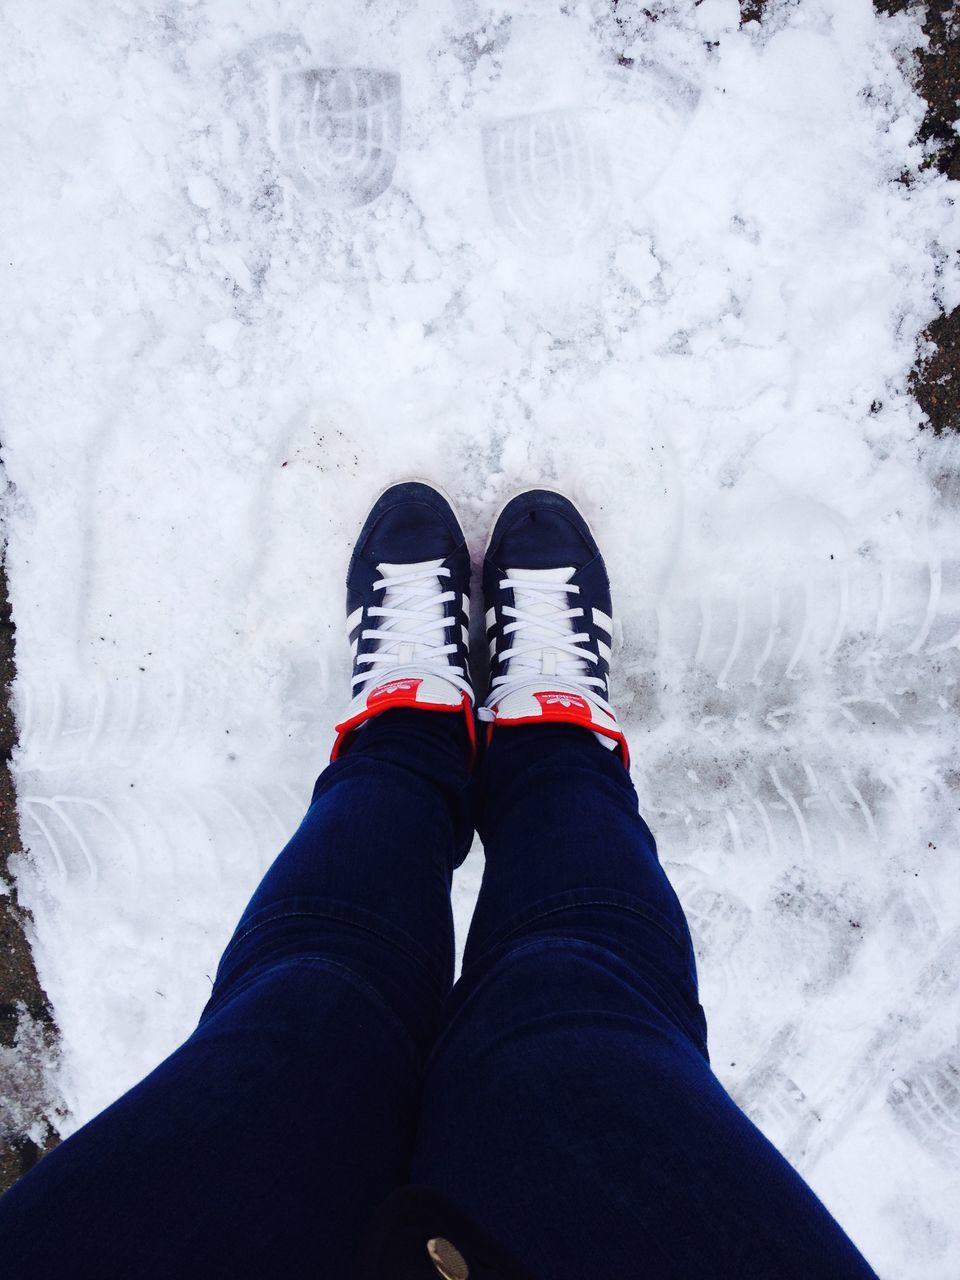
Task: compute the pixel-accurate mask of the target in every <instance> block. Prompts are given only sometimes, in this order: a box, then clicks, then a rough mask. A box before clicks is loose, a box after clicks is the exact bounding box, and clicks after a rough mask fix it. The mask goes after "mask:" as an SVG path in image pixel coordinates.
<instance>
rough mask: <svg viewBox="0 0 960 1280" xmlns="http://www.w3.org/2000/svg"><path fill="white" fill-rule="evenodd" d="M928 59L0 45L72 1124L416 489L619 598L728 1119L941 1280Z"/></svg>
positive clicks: (476, 38)
mask: <svg viewBox="0 0 960 1280" xmlns="http://www.w3.org/2000/svg"><path fill="white" fill-rule="evenodd" d="M921 16H922V13H920V12H914V13H913V14H912V16H911V15H903V16H900V17H897V18H887V17H882V16H878V15H877V14H875V13H874V11H873V9H872V8H871V5H870V4H869V3H868V0H792V2H790V3H787V2H786V0H771V3H770V4H769V5H768V6H767V16H766V17H765V19H764V22H763V25H762V26H760V25H758V24H757V23H755V22H754V23H750V24H747V25H746V26H744V27H743V28H742V29H741V28H740V27H739V12H738V6H737V4H736V2H735V0H702V3H700V4H699V5H692V4H687V3H680V0H661V2H660V3H653V4H647V5H646V6H643V7H641V6H640V5H638V4H632V3H629V2H628V0H621V3H620V4H619V5H616V6H614V5H612V4H611V3H609V2H608V0H582V2H578V0H573V2H572V3H565V4H563V5H560V4H558V3H548V2H547V0H531V3H528V4H524V5H521V6H516V5H508V4H506V3H505V2H502V0H453V2H451V0H394V3H386V2H385V0H369V2H368V3H365V4H363V5H356V4H353V5H346V4H334V3H332V0H331V2H330V3H327V4H316V3H313V2H312V0H311V2H308V0H257V3H252V0H246V2H244V3H239V4H238V3H235V0H166V3H155V2H154V0H149V2H148V0H106V2H105V3H98V4H92V3H89V2H88V0H58V3H57V4H54V5H45V6H37V5H36V4H35V3H33V0H6V2H5V4H4V6H3V14H2V17H0V31H2V34H3V48H4V86H3V90H2V93H3V120H4V129H3V135H2V139H0V150H2V157H3V172H4V174H5V179H6V180H5V183H4V192H3V195H2V197H0V230H2V235H3V239H4V244H5V253H4V257H3V259H2V264H3V274H4V288H3V290H2V300H0V313H2V343H3V346H2V350H3V357H2V362H0V363H2V373H0V378H2V382H0V410H2V426H3V441H4V455H3V456H4V462H5V465H6V470H7V477H8V480H9V482H10V486H11V488H10V491H9V493H8V496H7V499H6V526H7V532H8V536H9V549H8V556H9V573H10V581H11V592H12V599H13V607H14V615H15V620H16V625H17V644H18V664H19V676H18V680H17V685H16V709H17V713H18V716H19V722H20V727H21V734H22V741H21V746H20V749H19V752H18V754H17V756H16V759H15V762H14V764H15V769H16V773H17V779H18V788H19V803H20V811H21V818H22V825H23V831H24V838H25V843H26V847H27V853H26V855H25V856H24V858H23V860H22V862H21V864H20V866H19V873H18V880H19V889H20V893H21V894H22V896H23V900H24V902H25V903H26V905H28V906H29V907H30V909H31V910H32V912H33V916H34V920H35V947H36V956H37V962H38V965H39V970H40V975H41V978H42V981H43V984H44V986H45V988H46V990H47V991H48V992H49V994H50V997H51V999H52V1002H53V1006H54V1010H55V1014H56V1018H57V1021H58V1023H59V1026H60V1028H61V1030H62V1036H63V1060H62V1063H61V1064H60V1066H59V1069H58V1087H59V1089H60V1090H61V1091H62V1095H63V1097H64V1099H65V1101H66V1104H67V1106H68V1108H69V1111H70V1118H69V1121H68V1127H73V1126H75V1125H76V1124H78V1123H80V1122H82V1121H83V1120H85V1119H87V1118H88V1117H90V1116H91V1115H92V1114H94V1112H96V1111H97V1110H98V1108H100V1107H102V1106H103V1105H104V1104H105V1103H107V1102H109V1101H110V1100H111V1099H112V1098H114V1097H115V1096H116V1095H117V1094H118V1093H119V1092H120V1091H121V1090H123V1089H124V1088H126V1087H127V1086H128V1085H131V1084H132V1083H133V1082H134V1081H136V1080H137V1079H138V1077H140V1076H142V1075H143V1074H144V1073H145V1072H146V1071H147V1070H148V1069H149V1068H151V1067H152V1066H153V1065H154V1064H155V1063H156V1062H157V1061H158V1060H160V1059H161V1058H162V1057H163V1056H164V1055H165V1054H166V1053H167V1052H169V1051H170V1050H171V1049H173V1048H174V1046H175V1045H177V1043H178V1042H179V1041H180V1040H182V1039H183V1038H184V1037H185V1036H186V1035H187V1034H188V1033H189V1031H190V1029H191V1027H192V1025H193V1024H194V1022H195V1020H196V1018H197V1015H198V1013H199V1011H200V1009H201V1007H202V1005H203V1003H204V1000H205V998H206V996H207V994H208V992H209V990H210V982H211V977H212V974H213V972H214V968H215V965H216V960H217V956H218V953H219V951H220V949H221V948H222V947H223V945H224V943H225V942H226V939H227V937H228V935H229V932H230V930H231V927H232V925H233V923H234V922H235V919H236V917H237V916H238V913H239V912H240V910H241V908H242V907H243V905H244V902H245V900H246V898H247V896H248V895H249V894H250V892H251V891H252V889H253V887H254V886H255V884H256V881H257V879H258V877H259V875H260V873H261V872H262V871H263V869H264V868H265V867H266V866H267V864H268V863H269V861H270V859H271V857H272V856H273V855H274V854H275V853H276V851H277V850H278V849H279V847H280V846H281V845H282V843H283V842H284V839H285V837H286V836H287V834H288V833H289V832H290V831H291V830H292V828H293V826H294V825H295V823H296V822H297V820H298V819H299V817H300V815H301V812H302V810H303V809H304V807H305V804H306V801H307V798H308V795H309V790H310V787H311V784H312V782H313V778H314V776H315V774H316V773H317V772H318V771H319V770H320V768H321V767H322V766H323V764H324V761H325V759H326V756H327V753H328V751H329V747H330V744H331V740H332V726H333V724H334V722H335V720H336V719H337V717H338V715H339V714H340V713H341V712H342V710H343V708H344V706H345V704H346V700H347V696H348V685H349V681H348V675H349V672H348V648H347V644H346V642H345V640H344V637H343V631H342V619H343V600H342V581H343V574H344V570H345V566H346V560H347V556H348V552H349V548H350V543H351V540H352V538H353V537H354V535H355V533H356V530H357V529H358V527H359V524H360V522H361V520H362V518H363V516H364V514H365V512H366V509H367V507H368V506H369V504H370V502H371V501H372V499H373V497H374V496H375V495H376V493H377V492H378V491H379V489H380V488H381V487H382V486H384V485H386V484H388V483H389V482H391V481H393V480H396V479H400V478H406V477H410V476H420V477H424V478H427V479H429V480H432V481H434V482H437V483H439V484H440V485H442V486H443V487H444V488H445V489H446V490H447V491H448V492H449V493H450V494H452V495H453V497H454V499H455V500H456V502H457V504H458V506H459V509H460V513H461V515H462V518H463V521H464V523H465V527H466V528H467V531H468V534H469V536H470V538H471V539H472V541H473V544H474V546H475V547H476V548H477V551H478V553H479V551H480V550H481V549H482V545H483V539H484V537H485V535H486V532H487V530H488V527H489V523H490V519H491V516H492V514H493V512H494V511H495V509H496V507H497V506H498V505H499V504H500V502H501V501H502V500H503V499H504V498H505V497H506V496H508V495H509V494H510V493H511V492H512V491H513V490H515V489H516V488H518V487H521V486H524V485H529V484H531V483H545V484H547V485H550V486H553V487H558V488H561V489H563V490H565V491H566V492H568V493H569V494H570V495H571V496H572V497H574V498H575V499H576V500H577V501H578V502H579V503H580V504H581V505H582V506H583V508H584V510H585V511H586V512H587V514H588V516H589V517H590V519H591V521H592V522H593V525H594V527H595V530H596V532H597V534H598V536H599V538H600V540H601V542H602V544H603V545H604V547H605V549H606V552H607V555H608V560H609V564H610V569H611V575H612V579H613V587H614V602H615V607H616V609H617V615H618V619H617V623H618V636H617V649H616V653H615V658H614V690H615V692H614V699H615V702H616V704H617V705H618V707H619V708H620V710H621V712H622V715H623V718H624V720H625V722H626V727H627V730H628V734H629V737H630V740H631V744H632V748H633V755H634V761H635V763H634V772H635V780H636V783H637V786H638V789H639V792H640V795H641V799H642V804H643V807H644V811H645V813H646V816H647V817H648V819H649V821H650V823H651V825H652V827H653V828H654V830H655V832H656V834H657V837H658V840H659V844H660V848H661V854H662V857H663V860H664V862H665V864H666V865H667V868H668V870H669V872H670V874H671V876H672V877H673V879H674V882H675V884H676V886H677V888H678V891H679V892H680V894H681V897H682V899H683V901H684V904H685V906H686V908H687V910H688V912H689V916H690V922H691V926H692V928H693V931H694V934H695V937H696V941H697V947H698V953H699V956H700V962H701V969H702V989H703V1002H704V1004H705V1006H706V1009H707V1013H708V1016H709V1019H710V1023H711V1033H712V1041H711V1044H712V1055H713V1061H714V1064H715V1067H716V1070H717V1071H718V1073H719V1075H720V1076H721V1078H722V1079H723V1081H724V1082H725V1083H726V1084H727V1086H728V1087H729V1088H730V1089H731V1090H732V1092H733V1093H734V1095H735V1096H736V1097H737V1098H738V1100H739V1101H740V1102H741V1103H742V1104H743V1105H744V1106H745V1107H746V1109H747V1110H748V1112H749V1113H750V1114H751V1115H752V1116H753V1117H754V1118H755V1119H756V1120H757V1121H758V1123H759V1124H760V1125H761V1126H762V1127H763V1128H764V1129H765V1131H766V1132H767V1133H768V1134H769V1135H770V1136H771V1138H772V1139H773V1140H774V1141H775V1142H776V1143H777V1144H778V1145H779V1146H780V1147H781V1149H782V1150H784V1151H785V1152H786V1154H787V1155H788V1156H789V1157H790V1158H791V1159H792V1160H793V1161H794V1162H795V1163H796V1164H797V1165H798V1166H799V1168H800V1169H801V1170H802V1172H803V1173H804V1174H805V1175H806V1176H807V1177H808V1179H809V1180H810V1181H811V1182H812V1184H813V1186H814V1187H815V1189H816V1190H817V1191H818V1192H819V1193H820V1194H821V1195H822V1196H823V1197H824V1199H825V1200H826V1202H827V1204H828V1205H829V1206H830V1207H831V1209H832V1210H833V1211H834V1212H835V1213H836V1214H837V1215H838V1216H839V1218H840V1219H841V1220H842V1222H843V1223H844V1225H845V1226H846V1227H847V1229H848V1230H849V1231H850V1232H851V1234H852V1235H853V1237H854V1238H855V1239H856V1240H857V1242H858V1243H859V1244H860V1245H861V1247H862V1248H863V1249H864V1250H865V1252H866V1253H867V1255H868V1256H869V1257H870V1259H871V1261H872V1262H873V1263H874V1265H875V1266H876V1267H877V1268H878V1269H879V1270H880V1272H881V1274H882V1275H883V1276H884V1277H889V1278H893V1277H897V1278H898V1280H902V1278H909V1280H920V1278H921V1277H922V1278H923V1280H932V1278H940V1277H942V1278H943V1280H956V1275H957V1273H958V1266H960V1217H958V1215H957V1204H958V1203H960V1045H958V1040H957V1028H958V1024H960V879H958V852H957V811H958V803H960V801H958V766H957V761H958V754H957V748H958V728H957V710H958V705H960V693H958V675H960V659H958V640H960V537H958V533H960V510H958V507H960V457H958V455H957V453H956V452H955V451H953V452H951V449H950V447H949V446H948V445H947V444H945V443H944V442H943V441H938V440H935V439H933V438H931V437H930V435H929V433H926V434H924V433H922V432H921V431H920V429H919V428H920V415H919V411H918V409H917V406H916V404H915V403H914V402H913V400H912V399H911V398H910V395H909V392H908V374H909V371H910V368H911V366H912V364H913V363H914V360H915V355H916V341H917V336H918V334H919V333H920V332H921V331H922V329H923V328H924V326H925V325H926V324H927V323H929V321H930V320H931V319H932V317H933V316H934V315H935V314H936V311H937V307H938V304H945V305H955V304H956V303H957V302H958V301H960V287H958V278H957V274H956V268H955V265H954V263H955V259H954V257H953V256H952V255H953V252H954V250H955V249H956V248H957V246H958V243H960V229H958V222H957V214H956V210H955V208H954V203H953V202H954V200H955V199H956V196H957V194H958V191H957V187H956V186H955V185H954V186H951V184H949V183H948V182H947V181H946V180H945V179H943V178H942V177H940V176H938V175H937V174H936V173H935V172H934V171H933V170H932V169H931V168H929V167H925V166H924V154H923V151H922V149H921V147H920V146H919V145H918V144H917V143H916V141H915V138H916V130H917V127H918V124H919V122H920V120H921V119H922V114H923V103H922V101H921V100H920V99H919V98H918V97H917V96H916V94H915V93H914V91H913V90H912V88H911V87H910V85H911V80H910V63H909V57H910V50H911V49H912V48H914V47H916V45H917V44H918V43H919V42H920V41H921V40H922V38H923V37H922V35H921V32H920V25H919V23H920V18H921ZM904 176H906V179H907V180H906V181H904V180H903V178H904ZM481 869H482V851H481V850H480V849H479V848H477V849H475V850H474V852H473V854H472V855H471V858H470V859H469V861H468V863H467V864H466V866H465V867H464V869H463V871H462V873H461V874H460V875H459V878H458V880H457V884H456V908H457V922H458V928H459V930H460V934H461V937H462V934H463V932H464V930H465V927H466V925H467V923H468V920H469V916H470V910H471V905H472V902H473V899H474V895H475V892H476V888H477V885H478V882H479V877H480V874H481Z"/></svg>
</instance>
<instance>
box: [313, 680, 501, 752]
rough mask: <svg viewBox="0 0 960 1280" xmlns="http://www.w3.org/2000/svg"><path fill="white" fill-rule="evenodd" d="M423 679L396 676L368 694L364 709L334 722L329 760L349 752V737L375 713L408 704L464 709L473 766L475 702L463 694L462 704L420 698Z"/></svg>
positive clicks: (432, 708)
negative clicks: (382, 693) (347, 746)
mask: <svg viewBox="0 0 960 1280" xmlns="http://www.w3.org/2000/svg"><path fill="white" fill-rule="evenodd" d="M422 683H423V681H422V680H417V679H410V680H394V681H391V682H390V683H389V684H385V685H383V686H381V689H374V690H373V691H372V692H371V694H370V696H369V697H368V699H367V706H366V707H365V708H364V709H363V711H358V712H357V714H356V715H355V716H351V717H350V719H349V720H344V721H343V722H342V723H341V724H338V725H334V729H335V731H336V734H337V738H336V741H335V742H334V744H333V750H332V751H331V752H330V763H331V764H332V763H333V761H334V760H339V759H340V757H341V756H343V755H345V754H346V745H347V740H348V738H350V737H351V735H352V734H353V732H354V730H355V729H358V728H359V727H360V725H362V724H365V723H366V722H367V721H368V720H372V719H373V717H374V716H378V715H381V714H382V713H383V712H384V711H389V710H391V708H394V707H409V708H410V710H411V711H448V712H453V713H454V714H459V713H460V712H462V713H463V714H464V715H465V716H466V719H467V738H468V739H469V743H470V751H469V756H468V759H469V762H470V767H471V768H472V767H473V765H474V764H475V763H476V759H477V730H476V726H475V724H474V722H473V704H472V703H471V701H470V699H469V697H468V696H467V695H466V694H464V695H463V697H462V698H461V700H460V705H459V706H451V705H450V703H449V702H418V701H417V690H418V689H419V688H420V685H421V684H422ZM400 685H407V686H412V687H408V688H406V689H401V688H399V686H400ZM381 690H383V691H384V696H383V697H379V698H378V697H377V694H378V693H380V692H381ZM374 699H376V701H374ZM371 702H372V703H373V704H374V705H373V706H371V705H370V703H371Z"/></svg>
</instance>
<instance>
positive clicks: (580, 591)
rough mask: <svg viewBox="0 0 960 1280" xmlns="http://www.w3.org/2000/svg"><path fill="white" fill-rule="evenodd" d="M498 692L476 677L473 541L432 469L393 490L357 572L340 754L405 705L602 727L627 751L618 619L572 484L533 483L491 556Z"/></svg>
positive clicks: (492, 648) (471, 725) (359, 555)
mask: <svg viewBox="0 0 960 1280" xmlns="http://www.w3.org/2000/svg"><path fill="white" fill-rule="evenodd" d="M482 590H483V602H484V608H485V610H486V632H487V643H488V646H489V653H490V681H489V693H488V696H487V698H486V701H485V702H484V704H483V705H482V706H480V707H479V708H477V707H476V695H475V693H474V686H473V683H472V681H471V678H470V634H469V628H470V553H469V550H468V548H467V544H466V539H465V537H464V534H463V530H462V529H461V527H460V522H459V521H458V519H457V517H456V515H455V514H454V511H453V508H452V507H451V505H450V503H449V502H448V501H447V499H446V498H445V497H444V496H443V494H442V493H440V492H438V490H436V489H434V488H432V487H431V486H430V485H427V484H422V483H419V482H409V483H404V484H396V485H393V486H391V487H390V488H389V489H387V490H386V491H385V492H384V493H382V494H381V495H380V497H379V498H378V499H377V501H376V503H375V504H374V506H373V509H372V510H371V512H370V514H369V516H368V517H367V519H366V522H365V523H364V526H363V529H362V530H361V531H360V536H359V538H358V539H357V544H356V547H355V549H354V552H353V556H352V558H351V561H350V568H349V571H348V573H347V632H348V635H349V639H350V644H351V649H352V653H353V698H352V702H351V704H350V708H349V711H348V714H347V715H346V717H345V718H344V720H343V721H342V723H341V724H338V725H337V740H336V743H335V745H334V749H333V757H332V758H333V759H336V758H337V757H338V756H340V755H342V754H343V752H344V751H345V750H347V749H348V747H349V743H350V739H351V737H352V735H353V734H355V733H356V732H357V731H358V730H359V729H361V727H362V726H363V725H364V724H365V723H366V722H367V721H368V720H369V719H371V717H373V716H376V715H379V714H380V713H381V712H383V711H386V710H388V709H390V708H394V707H410V708H416V709H420V710H423V711H432V712H446V713H448V714H450V713H453V714H461V715H463V716H464V717H465V718H466V723H467V731H468V733H469V735H470V740H471V743H475V741H476V730H475V715H476V717H477V718H479V720H480V721H481V722H484V723H486V726H487V735H488V740H489V736H490V735H492V734H493V732H494V731H495V730H496V729H497V728H499V727H504V728H506V727H509V726H516V725H524V724H542V723H547V722H559V723H561V724H573V725H579V726H581V727H582V728H584V729H587V730H589V731H591V732H593V733H594V734H595V735H596V736H597V738H598V739H599V740H600V741H601V742H603V743H604V745H606V746H608V747H610V748H611V749H616V750H618V751H619V753H620V756H621V758H622V760H623V762H624V764H625V765H626V764H628V760H629V757H628V752H627V744H626V740H625V738H624V736H623V733H622V732H621V730H620V727H619V725H618V724H617V719H616V716H615V714H614V711H613V708H612V707H611V706H610V703H609V700H608V699H609V691H608V675H609V668H610V645H611V640H612V631H613V620H612V617H611V604H610V584H609V582H608V579H607V571H606V568H605V566H604V563H603V557H602V556H601V555H600V550H599V548H598V547H597V544H596V541H595V539H594V537H593V534H592V533H591V532H590V527H589V525H588V524H587V522H586V520H584V518H583V516H582V515H581V514H580V512H579V511H578V510H577V508H576V507H575V506H574V505H573V503H572V502H571V501H570V500H569V499H568V498H565V497H564V496H563V495H562V494H559V493H554V492H553V491H551V490H549V489H529V490H527V491H526V492H524V493H520V494H518V495H517V496H516V497H514V498H512V499H511V500H510V501H509V502H508V503H507V504H506V505H505V506H504V507H503V508H502V510H501V511H500V514H499V515H498V517H497V520H496V523H495V525H494V529H493V533H492V534H491V536H490V542H489V544H488V546H487V551H486V555H485V557H484V562H483V583H482Z"/></svg>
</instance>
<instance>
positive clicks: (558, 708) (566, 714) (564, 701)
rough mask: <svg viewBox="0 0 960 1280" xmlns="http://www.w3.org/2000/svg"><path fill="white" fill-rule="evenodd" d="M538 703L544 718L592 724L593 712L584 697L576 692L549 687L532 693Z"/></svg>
mask: <svg viewBox="0 0 960 1280" xmlns="http://www.w3.org/2000/svg"><path fill="white" fill-rule="evenodd" d="M533 696H534V697H535V698H536V700H537V701H538V702H539V703H540V709H541V715H542V717H543V719H544V720H570V721H572V722H573V723H574V724H593V712H592V711H591V710H590V704H589V703H588V702H587V700H586V698H581V697H580V695H579V694H578V693H565V692H563V690H561V689H549V690H546V691H545V692H540V693H535V694H534V695H533Z"/></svg>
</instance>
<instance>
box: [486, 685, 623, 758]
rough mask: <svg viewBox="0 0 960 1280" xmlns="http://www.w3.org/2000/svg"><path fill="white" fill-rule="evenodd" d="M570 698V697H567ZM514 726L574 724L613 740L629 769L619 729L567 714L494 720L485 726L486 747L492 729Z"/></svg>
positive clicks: (545, 713)
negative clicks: (608, 727)
mask: <svg viewBox="0 0 960 1280" xmlns="http://www.w3.org/2000/svg"><path fill="white" fill-rule="evenodd" d="M567 696H570V695H567ZM515 724H575V725H576V726H577V727H578V728H580V729H589V731H590V732H591V733H599V734H601V735H602V736H603V737H604V738H613V740H614V742H616V744H617V747H618V748H619V755H620V760H621V762H622V764H623V767H624V768H625V769H629V768H630V748H629V747H628V746H627V740H626V738H625V737H624V736H623V733H622V732H621V730H619V729H607V728H605V727H604V726H603V725H599V724H594V722H593V721H592V720H581V719H580V718H579V717H574V716H571V715H569V714H566V715H554V714H553V712H552V711H551V712H546V711H545V712H544V714H543V715H541V716H517V717H516V718H515V719H513V718H511V719H509V720H495V721H493V722H492V723H491V724H489V725H488V726H487V745H488V746H489V744H490V740H491V738H492V737H493V731H494V728H496V727H498V726H500V727H502V728H504V729H510V728H512V727H513V726H514V725H515Z"/></svg>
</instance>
